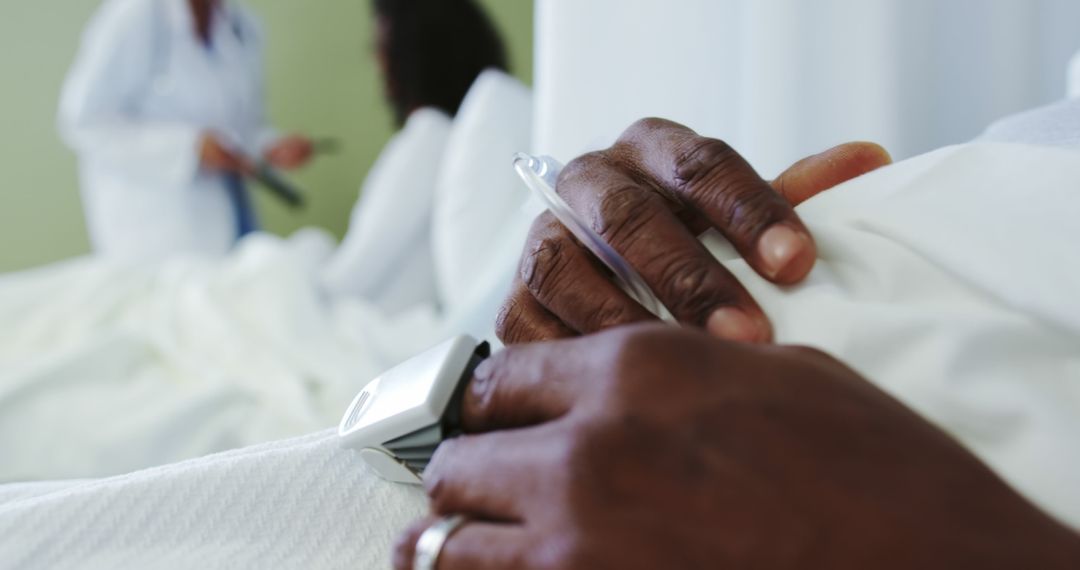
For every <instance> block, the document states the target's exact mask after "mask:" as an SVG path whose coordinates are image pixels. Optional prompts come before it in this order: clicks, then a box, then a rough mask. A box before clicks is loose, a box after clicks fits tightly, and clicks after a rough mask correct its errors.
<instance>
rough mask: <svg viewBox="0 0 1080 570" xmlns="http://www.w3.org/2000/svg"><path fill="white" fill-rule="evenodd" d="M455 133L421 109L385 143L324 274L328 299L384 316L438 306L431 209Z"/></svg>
mask: <svg viewBox="0 0 1080 570" xmlns="http://www.w3.org/2000/svg"><path fill="white" fill-rule="evenodd" d="M451 129H452V127H451V119H450V117H448V116H447V115H446V114H445V113H443V112H441V111H438V110H436V109H431V108H423V109H418V110H416V111H414V112H413V113H412V114H411V115H409V118H408V120H407V121H406V122H405V126H404V128H403V129H402V130H401V132H399V133H398V134H396V135H394V137H393V138H392V139H391V140H390V142H389V143H387V145H386V147H385V148H384V149H383V151H382V153H381V154H380V155H379V158H378V160H377V161H376V162H375V165H374V166H373V167H372V169H371V172H370V173H369V174H368V177H367V179H365V181H364V186H363V188H362V189H361V192H360V199H359V200H357V202H356V205H355V206H354V207H353V211H352V217H351V218H350V219H349V229H348V232H347V233H346V234H345V239H343V240H342V242H341V246H340V247H339V248H338V249H337V251H336V252H335V253H334V255H333V257H331V259H330V260H329V261H328V262H327V263H326V266H325V267H324V268H323V269H322V270H321V277H320V279H321V281H322V284H323V286H324V287H325V288H326V290H327V292H328V293H329V294H331V295H334V296H349V297H353V298H356V299H364V300H367V301H369V302H371V303H373V304H375V305H376V306H378V307H379V308H380V309H382V310H383V311H384V312H386V313H387V314H392V313H396V312H398V311H402V310H405V309H407V308H409V307H412V306H414V305H420V304H427V305H432V306H434V305H437V303H438V293H437V289H436V280H435V258H434V252H433V250H432V229H431V228H432V223H433V222H432V210H433V203H434V200H435V189H436V186H437V184H438V180H439V176H438V173H439V165H440V164H442V160H443V155H444V153H445V152H446V146H447V141H448V139H449V137H450V133H451Z"/></svg>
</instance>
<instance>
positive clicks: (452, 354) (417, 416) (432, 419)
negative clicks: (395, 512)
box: [338, 336, 491, 485]
mask: <svg viewBox="0 0 1080 570" xmlns="http://www.w3.org/2000/svg"><path fill="white" fill-rule="evenodd" d="M490 355H491V347H490V346H489V345H488V343H486V342H483V343H478V342H477V341H476V340H475V339H473V338H472V337H469V336H459V337H457V338H454V339H452V340H449V341H446V342H444V343H442V344H440V345H438V346H436V347H435V348H432V349H430V350H428V351H427V352H424V353H423V354H421V355H419V356H416V357H414V358H412V359H411V360H408V361H406V362H404V363H402V364H400V365H398V366H396V367H395V368H393V369H391V370H390V371H388V372H386V373H384V374H383V375H381V376H379V377H378V378H376V379H374V380H372V381H371V382H370V383H368V385H367V386H365V387H364V389H363V390H361V391H360V393H359V394H358V395H357V396H356V398H355V399H354V400H353V401H352V404H351V405H350V406H349V409H348V411H346V412H345V416H344V417H343V418H342V419H341V425H340V426H339V428H338V435H339V436H340V443H341V446H342V447H345V448H347V449H354V450H357V451H359V453H360V457H361V458H362V459H363V460H364V462H365V463H367V464H368V466H369V467H371V468H372V469H373V470H374V471H375V472H376V473H378V474H379V476H380V477H382V478H384V479H387V480H390V481H395V482H398V483H410V484H414V485H419V484H421V483H422V482H423V479H422V477H423V473H424V469H425V468H427V465H428V463H429V462H430V461H431V458H432V456H433V455H434V454H435V450H436V449H437V448H438V447H439V444H441V443H442V442H443V441H444V440H446V439H449V438H452V437H455V436H457V435H460V433H461V400H462V395H463V393H464V390H465V387H466V385H467V384H468V382H469V380H470V379H471V378H472V374H473V371H474V370H476V367H477V366H478V365H479V364H480V363H481V362H482V361H483V360H484V359H485V358H487V357H488V356H490Z"/></svg>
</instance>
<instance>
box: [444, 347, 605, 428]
mask: <svg viewBox="0 0 1080 570" xmlns="http://www.w3.org/2000/svg"><path fill="white" fill-rule="evenodd" d="M591 346H592V343H591V342H588V341H585V342H582V339H571V340H558V341H553V342H544V343H536V344H527V345H518V346H512V347H509V348H506V349H504V350H502V351H500V352H498V353H496V354H494V355H492V356H491V358H488V359H487V360H485V361H484V362H482V363H481V364H480V366H478V367H477V368H476V371H475V372H473V378H472V380H471V381H470V382H469V385H468V386H467V387H466V388H465V394H464V397H463V399H462V427H463V428H464V429H465V431H466V432H468V433H477V432H485V431H490V430H497V429H511V428H517V427H524V426H531V425H536V424H540V423H543V422H546V421H550V420H554V419H557V418H559V417H562V416H563V415H565V414H566V413H567V412H568V411H569V410H570V408H571V406H572V404H573V402H574V401H575V400H576V399H578V398H580V397H581V396H582V395H584V393H585V391H586V390H587V388H588V383H587V382H581V381H578V380H580V379H581V378H582V377H585V378H587V377H588V376H590V375H591V371H592V368H593V366H594V364H593V359H595V356H596V355H594V354H591V353H590V350H591V349H590V348H589V347H591Z"/></svg>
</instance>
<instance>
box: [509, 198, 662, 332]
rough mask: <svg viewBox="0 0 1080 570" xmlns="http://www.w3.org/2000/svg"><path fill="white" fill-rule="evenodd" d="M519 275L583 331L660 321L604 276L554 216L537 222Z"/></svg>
mask: <svg viewBox="0 0 1080 570" xmlns="http://www.w3.org/2000/svg"><path fill="white" fill-rule="evenodd" d="M520 274H521V275H520V278H521V281H522V283H524V284H525V286H526V288H528V290H529V291H530V292H531V293H532V294H533V296H535V297H536V299H537V301H539V302H540V304H541V305H543V306H544V308H546V309H547V310H548V311H550V313H551V314H553V315H554V316H555V317H557V318H558V319H559V320H561V321H562V322H564V323H566V324H567V325H568V326H569V327H570V328H572V329H574V330H575V331H577V332H579V333H582V334H589V333H592V332H596V331H599V330H603V329H607V328H611V327H615V326H619V325H625V324H630V323H636V322H642V321H650V320H655V319H656V317H655V316H654V315H653V314H652V313H650V312H649V311H647V310H645V308H644V307H642V306H641V305H640V304H638V303H637V302H636V301H634V300H633V299H631V298H630V296H629V295H627V294H626V293H625V292H623V291H622V289H619V287H618V286H616V285H615V283H614V282H613V281H612V280H611V279H610V278H609V277H608V276H606V275H604V274H603V273H602V272H601V269H600V267H599V262H597V261H596V260H595V259H594V258H592V257H591V255H590V254H589V253H588V252H586V250H585V249H584V248H583V247H582V246H581V245H580V244H579V243H578V242H577V240H575V239H574V237H573V236H572V234H571V233H570V231H569V230H567V229H566V227H564V226H563V225H562V224H561V223H559V221H558V220H557V219H555V217H554V216H552V215H551V214H544V215H543V216H541V217H540V218H538V219H537V221H536V223H535V224H533V229H532V232H530V234H529V245H528V246H527V248H526V252H525V256H524V257H523V258H522V262H521V271H520Z"/></svg>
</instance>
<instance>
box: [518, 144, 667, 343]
mask: <svg viewBox="0 0 1080 570" xmlns="http://www.w3.org/2000/svg"><path fill="white" fill-rule="evenodd" d="M562 168H563V166H562V164H560V163H559V161H557V160H555V159H554V158H551V157H550V156H539V157H537V156H531V155H528V154H525V153H520V152H519V153H517V154H515V155H514V170H516V171H517V173H518V176H520V177H521V179H522V180H523V181H525V185H526V186H528V187H529V190H531V191H532V193H533V195H535V196H536V197H537V198H539V199H540V201H541V202H542V203H543V204H544V205H545V206H547V209H548V210H549V211H551V213H552V214H554V215H555V217H556V218H557V219H558V220H559V222H561V223H562V225H564V226H566V229H568V230H570V233H572V234H573V235H574V237H576V238H577V239H578V241H580V242H581V243H582V244H583V245H584V246H585V247H586V248H588V250H589V251H590V252H592V254H593V255H594V256H595V257H596V258H597V259H599V260H600V261H601V262H602V263H603V264H604V265H606V266H607V267H608V269H610V270H611V272H612V274H614V277H615V283H616V284H617V285H618V286H619V287H620V288H621V289H622V290H623V291H625V292H626V294H627V295H629V296H630V297H631V298H632V299H634V300H635V301H637V302H638V303H639V304H640V305H641V306H642V307H645V309H646V310H648V311H649V312H651V313H652V314H654V315H656V316H657V317H660V318H661V319H663V320H665V321H669V322H674V321H675V319H674V318H673V317H672V316H671V313H670V312H668V310H667V308H666V307H664V304H663V303H661V302H660V299H658V298H657V297H656V295H655V294H654V293H653V291H652V289H651V288H650V287H649V285H648V284H647V283H645V280H644V279H642V278H641V275H640V274H638V272H637V271H636V270H634V268H633V267H632V266H631V265H630V264H629V263H627V261H626V260H625V259H624V258H623V256H622V255H619V252H617V251H615V250H614V249H613V248H612V247H611V246H610V245H608V244H607V242H605V241H604V240H603V238H601V237H600V235H599V234H597V233H596V232H595V231H593V229H592V228H591V227H589V225H588V224H587V223H585V221H584V220H582V219H581V216H579V215H578V214H577V212H575V211H574V210H573V209H571V208H570V205H569V204H567V203H566V201H565V200H563V199H562V196H559V194H558V193H556V192H555V183H556V181H557V180H558V178H559V172H561V171H562Z"/></svg>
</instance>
